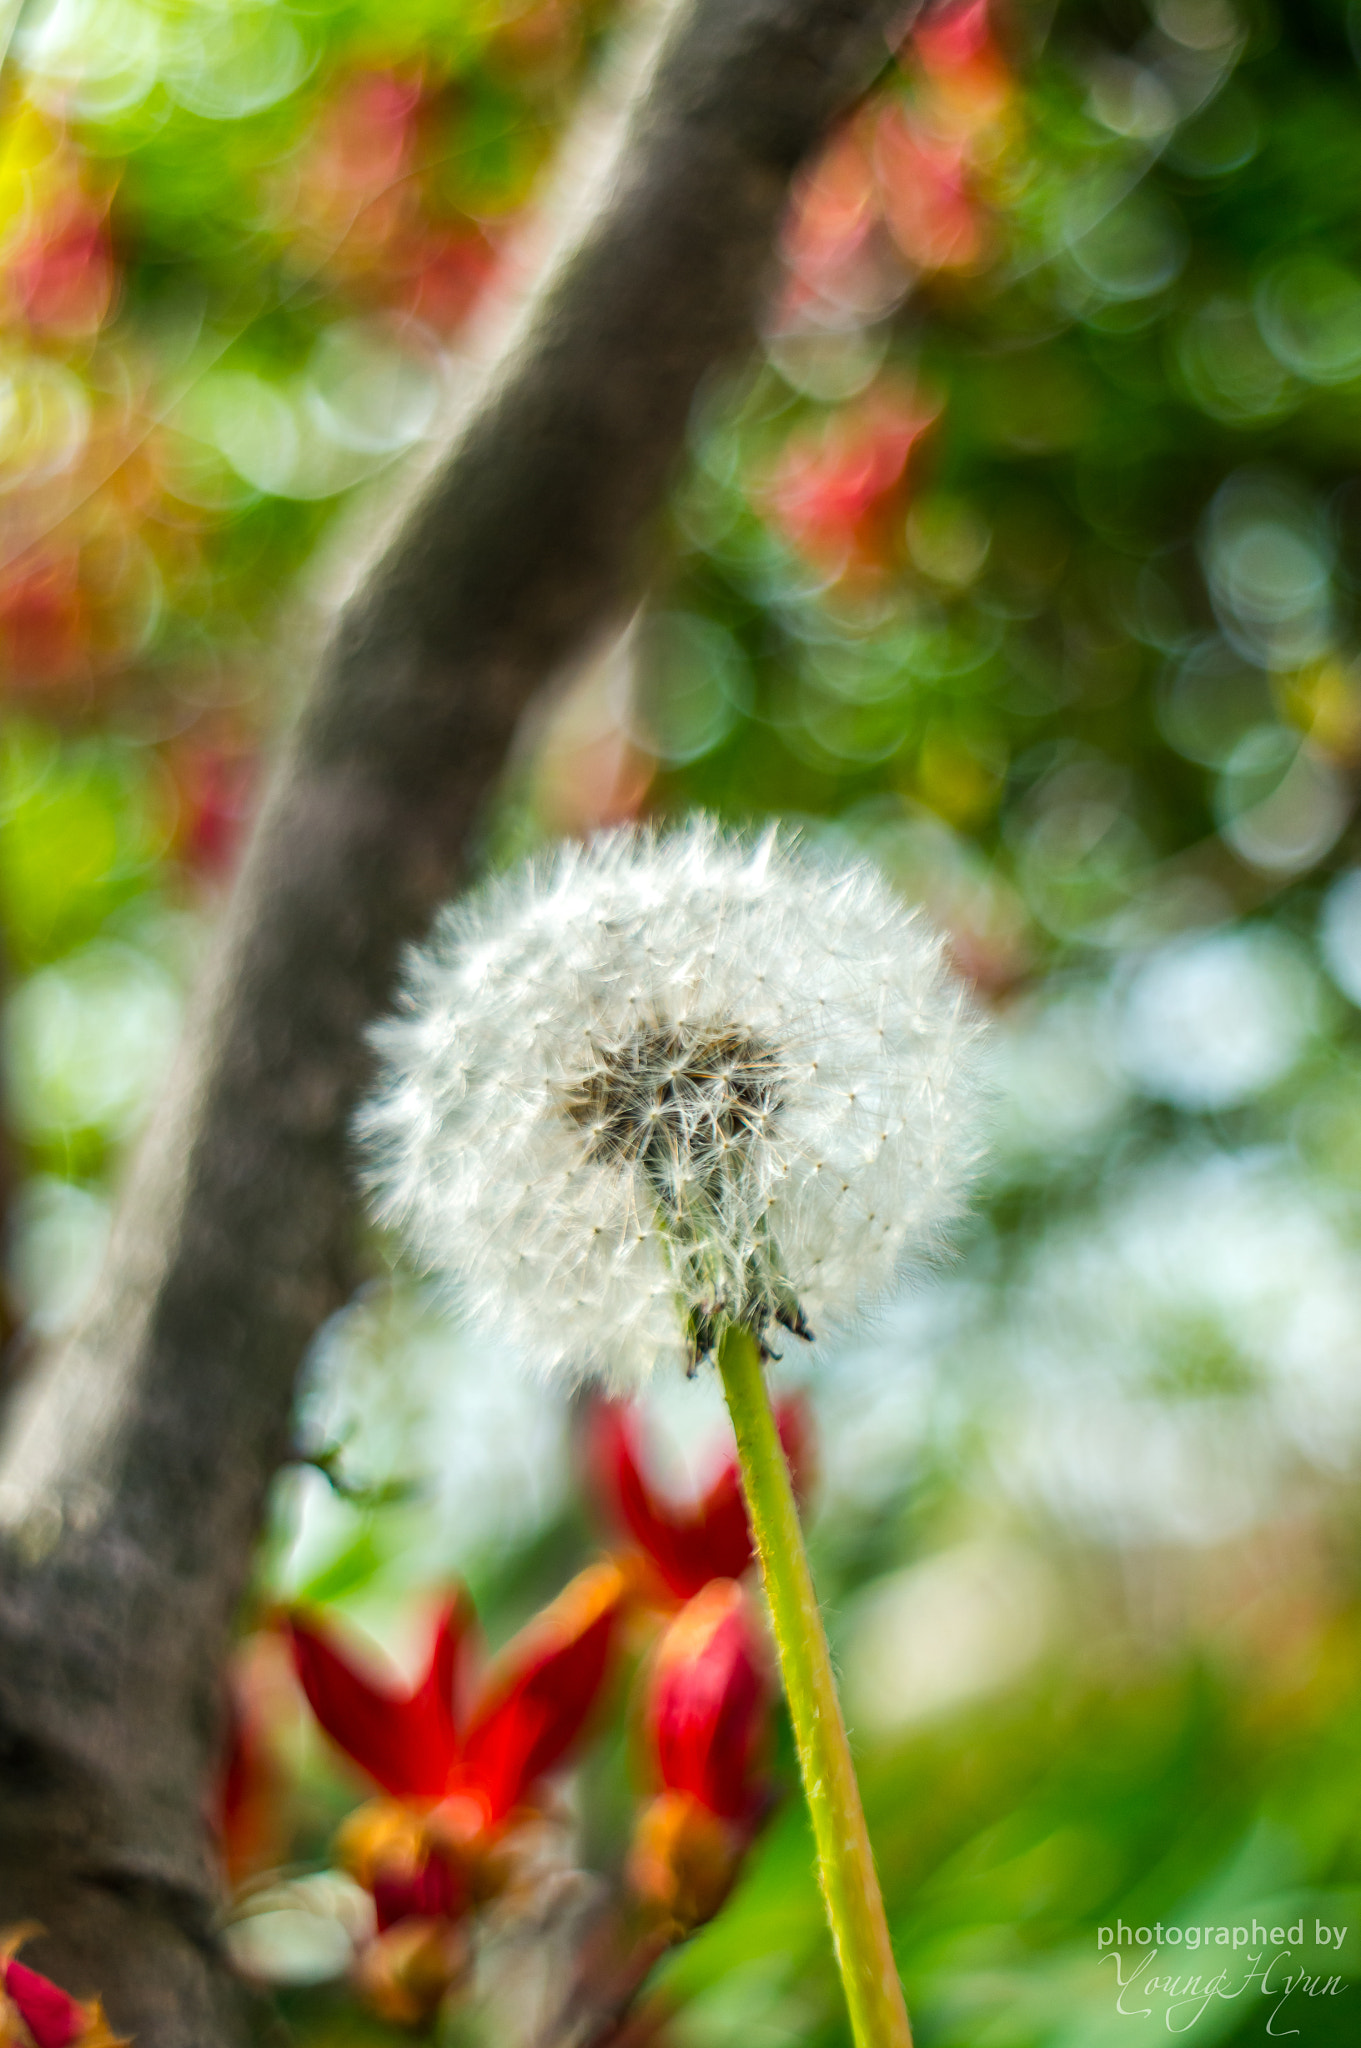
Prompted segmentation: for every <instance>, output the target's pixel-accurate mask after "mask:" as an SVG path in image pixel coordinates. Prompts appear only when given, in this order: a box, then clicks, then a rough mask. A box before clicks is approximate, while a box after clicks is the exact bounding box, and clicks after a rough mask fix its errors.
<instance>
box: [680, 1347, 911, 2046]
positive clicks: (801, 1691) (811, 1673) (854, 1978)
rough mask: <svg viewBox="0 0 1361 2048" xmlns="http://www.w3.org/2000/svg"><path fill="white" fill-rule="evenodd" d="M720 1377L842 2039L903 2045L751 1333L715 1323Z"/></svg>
mask: <svg viewBox="0 0 1361 2048" xmlns="http://www.w3.org/2000/svg"><path fill="white" fill-rule="evenodd" d="M718 1369H719V1372H720V1374H721V1375H722V1379H723V1390H724V1392H725V1393H726V1395H727V1397H728V1410H729V1413H730V1414H731V1416H732V1421H733V1428H734V1430H735V1431H736V1432H737V1452H738V1457H739V1459H740V1461H741V1467H742V1490H743V1492H744V1493H745V1495H746V1500H747V1512H748V1514H749V1515H750V1517H751V1527H752V1534H753V1536H754V1538H755V1541H756V1554H757V1556H758V1557H759V1559H760V1561H761V1572H762V1576H763V1577H764V1579H765V1587H766V1598H767V1599H768V1601H769V1603H770V1613H771V1619H772V1621H773V1622H774V1625H775V1641H776V1643H777V1645H778V1647H779V1653H780V1669H781V1672H782V1675H783V1677H784V1689H785V1697H786V1699H787V1700H788V1702H789V1714H790V1719H791V1720H792V1722H793V1724H794V1740H795V1742H796V1744H797V1746H798V1752H799V1769H800V1771H801V1772H802V1774H803V1789H804V1792H805V1795H806V1796H807V1800H808V1810H809V1813H810V1814H811V1816H812V1820H813V1837H814V1840H815V1841H816V1843H817V1852H818V1876H819V1878H820V1880H821V1883H822V1896H823V1899H824V1900H825V1902H826V1906H827V1917H828V1919H829V1920H830V1921H831V1923H832V1939H833V1941H834V1942H835V1944H836V1959H837V1963H838V1965H839V1966H840V1970H841V1980H842V1983H843V1984H844V1986H845V1990H846V2004H847V2006H848V2007H849V2008H850V2015H851V2032H852V2034H853V2036H854V2038H855V2042H856V2048H912V2029H911V2027H910V2026H909V2025H908V2019H907V2007H906V2006H905V2005H904V2003H903V1992H902V1986H901V1984H900V1983H899V1982H898V1971H897V1966H896V1965H895V1963H894V1960H893V1949H892V1946H891V1945H890V1942H889V1938H888V1922H887V1921H886V1920H885V1918H884V1902H883V1899H882V1897H881V1896H880V1892H879V1880H878V1878H877V1877H876V1876H875V1871H874V1853H873V1851H872V1850H871V1848H870V1838H869V1833H868V1830H867V1829H866V1827H865V1810H864V1807H863V1806H862V1805H861V1803H860V1787H859V1785H858V1784H857V1783H856V1776H855V1765H854V1764H853V1763H852V1761H851V1746H850V1743H849V1742H848V1741H847V1739H846V1724H845V1722H844V1720H843V1719H842V1717H841V1702H840V1701H839V1699H838V1698H837V1691H836V1680H835V1679H834V1678H833V1676H832V1660H831V1657H830V1656H829V1654H828V1650H827V1634H826V1630H825V1629H824V1628H823V1625H822V1613H821V1610H820V1609H819V1607H818V1599H817V1594H816V1592H815V1591H814V1589H813V1575H812V1573H811V1571H810V1570H809V1568H808V1553H807V1551H806V1550H805V1549H804V1543H803V1530H802V1529H801V1528H800V1526H799V1512H798V1508H797V1506H796V1505H795V1501H794V1489H793V1487H792V1486H791V1484H790V1480H789V1467H788V1466H787V1465H786V1463H785V1457H784V1451H783V1449H782V1447H781V1444H780V1436H779V1431H778V1430H777V1428H776V1426H775V1417H774V1415H773V1414H772V1412H771V1406H770V1395H769V1393H768V1392H767V1390H766V1382H765V1374H764V1372H763V1371H762V1369H761V1355H760V1352H759V1350H758V1349H757V1345H756V1341H755V1339H754V1338H753V1337H752V1335H751V1333H750V1331H748V1330H744V1329H743V1328H741V1326H740V1325H738V1324H736V1323H731V1322H730V1323H727V1324H726V1325H725V1326H724V1330H723V1334H722V1336H721V1338H720V1340H719V1346H718Z"/></svg>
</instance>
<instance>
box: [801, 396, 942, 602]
mask: <svg viewBox="0 0 1361 2048" xmlns="http://www.w3.org/2000/svg"><path fill="white" fill-rule="evenodd" d="M938 411H939V407H938V406H936V405H935V404H933V403H932V402H930V401H928V400H926V399H923V398H922V397H921V396H919V395H918V394H916V393H914V392H898V391H890V390H888V389H886V388H885V389H881V390H879V391H876V392H871V393H869V394H867V395H866V396H865V397H864V398H862V399H859V400H857V401H856V403H855V404H854V405H850V406H845V407H843V408H842V409H841V410H840V411H839V412H837V413H835V414H833V415H832V416H831V417H830V418H829V419H828V420H827V422H826V423H825V425H824V426H823V428H822V429H821V431H819V432H816V433H813V434H811V435H803V434H796V435H795V436H793V437H792V438H791V439H790V440H789V441H788V442H787V443H786V444H785V447H784V450H783V452H782V454H781V456H780V458H779V461H778V462H777V464H776V466H775V469H774V472H773V474H772V475H771V476H770V478H769V479H768V481H767V483H766V485H765V488H764V490H763V492H762V494H761V495H762V497H763V500H764V504H765V509H766V511H767V512H768V513H769V515H770V516H771V518H772V519H773V520H774V522H775V524H776V525H777V526H778V527H779V528H780V530H781V532H782V533H783V534H784V536H785V539H786V540H787V541H788V542H789V545H790V546H791V547H792V548H793V549H795V551H796V552H797V553H798V554H800V555H802V556H803V557H804V559H805V560H806V561H808V562H811V563H813V564H815V565H816V566H817V567H819V568H821V569H823V570H825V571H826V573H827V574H829V575H831V576H838V577H839V576H842V575H844V574H846V572H847V571H848V570H851V569H857V570H862V571H868V570H873V569H875V568H876V567H878V566H880V565H881V564H882V562H883V560H884V559H885V557H886V555H887V554H888V552H889V544H890V532H889V529H890V525H891V514H892V512H893V510H894V509H895V508H896V506H897V504H898V501H899V498H900V496H901V494H902V490H903V488H904V480H905V477H906V473H907V466H908V458H909V456H910V455H911V453H912V450H913V448H914V447H915V446H916V444H917V442H918V441H919V440H920V439H921V437H922V435H923V434H924V433H925V432H926V431H927V429H928V428H929V427H930V426H931V425H932V423H933V422H934V420H935V418H936V416H937V413H938Z"/></svg>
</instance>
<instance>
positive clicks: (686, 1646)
mask: <svg viewBox="0 0 1361 2048" xmlns="http://www.w3.org/2000/svg"><path fill="white" fill-rule="evenodd" d="M770 1694H771V1685H770V1680H769V1677H768V1676H767V1672H766V1667H765V1658H764V1655H763V1653H762V1647H761V1643H760V1641H759V1638H758V1637H757V1634H756V1630H755V1627H754V1624H753V1622H752V1618H751V1611H750V1609H749V1607H748V1605H747V1601H746V1597H745V1595H744V1594H743V1591H742V1588H741V1587H740V1586H739V1585H738V1584H737V1583H736V1582H735V1581H734V1580H731V1579H715V1580H714V1581H713V1582H712V1583H711V1584H710V1585H708V1586H706V1587H705V1588H704V1590H703V1591H702V1592H700V1593H697V1594H696V1595H695V1597H694V1599H693V1600H691V1601H690V1603H689V1604H688V1606H686V1607H683V1608H682V1609H681V1611H680V1613H679V1614H678V1615H677V1616H676V1618H675V1620H674V1621H673V1622H672V1623H671V1626H670V1627H669V1628H668V1630H667V1632H666V1634H665V1635H664V1636H663V1638H662V1641H661V1645H660V1647H659V1649H658V1651H657V1659H656V1663H655V1664H654V1666H653V1671H652V1680H651V1685H650V1687H649V1694H648V1711H647V1719H648V1727H649V1731H650V1734H651V1737H652V1742H653V1746H654V1750H655V1754H656V1760H657V1767H658V1770H659V1773H660V1776H661V1782H662V1784H663V1785H664V1786H665V1788H666V1789H667V1791H669V1792H688V1793H690V1794H691V1796H692V1797H693V1798H695V1799H698V1800H699V1801H700V1803H701V1804H702V1805H704V1806H707V1807H708V1808H709V1810H710V1812H711V1813H716V1814H720V1815H721V1816H722V1817H723V1818H724V1819H727V1820H739V1819H743V1818H746V1817H749V1816H750V1815H751V1814H752V1812H753V1811H754V1809H755V1808H757V1807H758V1806H759V1805H760V1804H761V1789H760V1787H759V1785H758V1784H757V1783H756V1780H755V1769H756V1765H757V1761H758V1756H759V1751H760V1749H761V1747H762V1746H763V1743H764V1738H765V1728H766V1708H767V1705H768V1703H769V1700H770Z"/></svg>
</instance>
